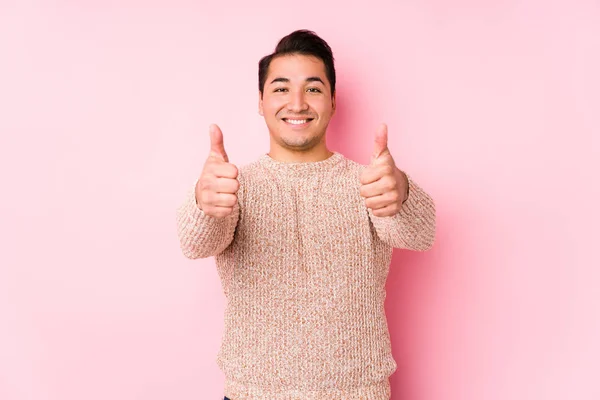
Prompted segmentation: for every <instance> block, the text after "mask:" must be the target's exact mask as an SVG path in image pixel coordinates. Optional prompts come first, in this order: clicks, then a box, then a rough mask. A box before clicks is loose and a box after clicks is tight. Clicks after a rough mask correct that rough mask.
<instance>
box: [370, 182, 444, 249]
mask: <svg viewBox="0 0 600 400" xmlns="http://www.w3.org/2000/svg"><path fill="white" fill-rule="evenodd" d="M407 177H408V198H407V199H406V201H405V202H404V204H403V205H402V208H401V209H400V211H399V212H398V213H397V214H396V215H393V216H389V217H377V216H375V215H373V212H372V211H371V210H369V216H370V218H371V222H372V223H373V226H374V227H375V230H376V231H377V236H379V238H380V239H381V240H382V241H384V242H385V243H387V244H389V245H390V246H392V247H395V248H400V249H408V250H416V251H425V250H428V249H430V248H431V246H433V242H434V239H435V217H436V214H435V204H434V202H433V199H432V198H431V197H430V196H429V195H428V194H427V193H426V192H425V191H424V190H423V189H421V187H419V186H418V185H417V184H416V183H415V182H414V181H413V180H412V179H411V178H410V177H409V176H408V175H407Z"/></svg>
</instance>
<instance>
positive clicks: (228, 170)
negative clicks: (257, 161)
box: [205, 161, 239, 179]
mask: <svg viewBox="0 0 600 400" xmlns="http://www.w3.org/2000/svg"><path fill="white" fill-rule="evenodd" d="M205 169H206V172H207V173H209V174H211V175H213V176H215V177H217V178H229V179H236V178H237V177H238V174H239V171H238V169H237V167H236V166H235V165H233V164H229V163H227V162H224V161H217V162H208V163H207V164H206V167H205Z"/></svg>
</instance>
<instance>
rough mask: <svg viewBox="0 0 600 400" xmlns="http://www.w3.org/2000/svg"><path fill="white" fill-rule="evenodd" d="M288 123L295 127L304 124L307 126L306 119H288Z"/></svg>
mask: <svg viewBox="0 0 600 400" xmlns="http://www.w3.org/2000/svg"><path fill="white" fill-rule="evenodd" d="M286 121H287V122H289V123H290V124H293V125H302V124H305V123H306V121H307V120H306V119H288V120H286Z"/></svg>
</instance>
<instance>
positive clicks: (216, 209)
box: [177, 125, 241, 258]
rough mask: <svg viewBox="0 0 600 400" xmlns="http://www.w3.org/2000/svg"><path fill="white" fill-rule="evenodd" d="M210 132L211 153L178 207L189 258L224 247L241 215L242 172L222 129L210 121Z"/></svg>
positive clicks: (183, 247) (181, 237)
mask: <svg viewBox="0 0 600 400" xmlns="http://www.w3.org/2000/svg"><path fill="white" fill-rule="evenodd" d="M209 132H210V154H209V156H208V159H207V160H206V162H205V163H204V168H203V170H202V174H201V175H200V178H199V179H198V181H197V182H196V186H195V187H194V189H193V190H191V191H190V193H189V195H188V196H187V198H186V200H185V202H184V203H183V204H182V205H181V207H180V208H179V209H178V211H177V234H178V236H179V242H180V244H181V250H182V251H183V254H184V255H185V256H186V257H188V258H205V257H210V256H215V255H217V254H219V253H221V252H222V251H223V250H225V249H226V248H227V246H229V244H230V243H231V241H232V240H233V235H234V232H235V227H236V225H237V222H238V218H239V212H240V211H239V209H240V207H239V204H238V196H237V192H238V190H239V188H240V180H239V179H238V178H241V176H240V175H239V172H238V169H237V167H236V166H235V165H233V164H231V163H230V162H229V158H228V157H227V153H226V152H225V146H224V145H223V133H222V132H221V129H220V128H219V127H218V126H217V125H211V126H210V128H209Z"/></svg>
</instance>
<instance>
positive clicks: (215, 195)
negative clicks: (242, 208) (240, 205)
mask: <svg viewBox="0 0 600 400" xmlns="http://www.w3.org/2000/svg"><path fill="white" fill-rule="evenodd" d="M209 134H210V154H209V155H208V158H207V160H206V162H205V163H204V168H203V169H202V174H201V175H200V178H199V179H198V182H197V183H196V204H198V207H200V209H201V210H202V211H204V213H205V214H206V215H210V216H211V217H216V218H224V217H226V216H228V215H229V214H231V213H232V212H233V207H234V206H235V204H236V203H237V191H238V189H239V187H240V183H239V181H238V180H237V177H238V169H237V167H236V166H235V165H233V164H230V163H229V159H228V158H227V153H225V146H224V145H223V133H222V132H221V129H220V128H219V127H218V126H217V125H211V126H210V128H209Z"/></svg>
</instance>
